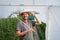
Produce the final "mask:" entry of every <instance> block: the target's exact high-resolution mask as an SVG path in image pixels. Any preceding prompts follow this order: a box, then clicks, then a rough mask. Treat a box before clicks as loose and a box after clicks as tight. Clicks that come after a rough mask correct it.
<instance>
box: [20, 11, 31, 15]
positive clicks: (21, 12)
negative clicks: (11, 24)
mask: <svg viewBox="0 0 60 40" xmlns="http://www.w3.org/2000/svg"><path fill="white" fill-rule="evenodd" d="M23 13H27V14H28V15H29V14H30V11H28V10H21V11H20V12H19V15H22V14H23Z"/></svg>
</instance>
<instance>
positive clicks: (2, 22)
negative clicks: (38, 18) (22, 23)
mask: <svg viewBox="0 0 60 40" xmlns="http://www.w3.org/2000/svg"><path fill="white" fill-rule="evenodd" d="M18 21H19V20H17V19H16V18H2V19H0V40H14V39H15V31H16V23H17V22H18ZM45 27H46V24H45V23H44V22H42V24H41V25H39V27H36V28H37V32H38V34H39V37H40V40H45ZM16 40H19V38H16Z"/></svg>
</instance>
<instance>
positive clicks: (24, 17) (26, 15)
mask: <svg viewBox="0 0 60 40" xmlns="http://www.w3.org/2000/svg"><path fill="white" fill-rule="evenodd" d="M21 16H22V18H23V20H27V19H28V13H27V12H24V13H22V15H21Z"/></svg>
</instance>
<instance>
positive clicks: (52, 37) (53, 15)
mask: <svg viewBox="0 0 60 40" xmlns="http://www.w3.org/2000/svg"><path fill="white" fill-rule="evenodd" d="M47 29H48V30H47V33H48V34H47V35H48V36H47V38H46V40H60V7H50V8H49V14H48V22H47Z"/></svg>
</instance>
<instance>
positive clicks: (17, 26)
mask: <svg viewBox="0 0 60 40" xmlns="http://www.w3.org/2000/svg"><path fill="white" fill-rule="evenodd" d="M16 30H19V31H21V25H20V23H19V22H18V23H17V24H16Z"/></svg>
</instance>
